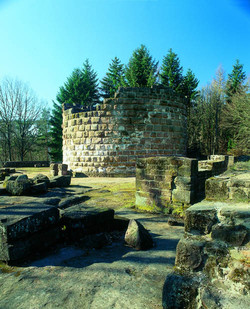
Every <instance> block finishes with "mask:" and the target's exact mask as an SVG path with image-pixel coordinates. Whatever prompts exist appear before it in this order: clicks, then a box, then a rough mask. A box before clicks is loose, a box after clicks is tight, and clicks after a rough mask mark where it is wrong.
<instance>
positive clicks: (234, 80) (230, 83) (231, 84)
mask: <svg viewBox="0 0 250 309" xmlns="http://www.w3.org/2000/svg"><path fill="white" fill-rule="evenodd" d="M245 80H246V73H245V72H244V71H243V65H242V64H240V63H239V60H238V59H237V60H236V63H235V65H234V66H233V70H232V72H231V73H230V74H228V80H227V83H226V98H227V102H228V103H230V102H231V100H232V97H233V96H234V95H235V94H236V93H241V92H242V91H244V90H246V86H245V84H244V82H245Z"/></svg>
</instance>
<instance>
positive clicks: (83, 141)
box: [63, 87, 186, 177]
mask: <svg viewBox="0 0 250 309" xmlns="http://www.w3.org/2000/svg"><path fill="white" fill-rule="evenodd" d="M184 101H185V100H184V99H183V98H181V97H179V96H178V95H177V94H175V95H173V94H171V95H170V93H169V89H167V88H165V89H161V92H159V91H158V89H156V88H155V87H153V88H140V89H139V88H121V89H120V90H119V92H118V93H117V96H116V97H115V98H110V99H109V100H108V103H106V102H107V101H105V102H103V104H100V105H99V106H98V107H96V108H95V109H93V110H91V111H88V110H83V109H81V108H80V109H79V108H78V109H77V110H76V109H75V108H74V107H73V106H71V107H69V106H67V105H65V106H64V107H65V108H64V112H63V162H64V163H66V164H68V166H69V169H72V170H73V171H74V172H83V173H85V174H87V175H93V176H109V175H110V176H117V177H119V176H121V175H123V176H134V175H135V162H136V159H137V158H139V157H152V156H166V155H185V153H186V105H185V102H184ZM159 110H160V112H159ZM170 115H171V116H170Z"/></svg>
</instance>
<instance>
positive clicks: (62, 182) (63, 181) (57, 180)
mask: <svg viewBox="0 0 250 309" xmlns="http://www.w3.org/2000/svg"><path fill="white" fill-rule="evenodd" d="M70 182H71V177H70V176H56V177H53V178H51V180H50V184H49V186H50V187H51V188H54V187H59V188H62V187H68V186H69V185H70Z"/></svg>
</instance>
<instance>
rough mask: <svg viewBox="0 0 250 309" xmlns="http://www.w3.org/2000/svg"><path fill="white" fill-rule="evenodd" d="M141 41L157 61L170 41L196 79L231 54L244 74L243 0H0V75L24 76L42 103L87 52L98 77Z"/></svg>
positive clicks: (249, 65) (248, 5) (247, 7)
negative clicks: (242, 67)
mask: <svg viewBox="0 0 250 309" xmlns="http://www.w3.org/2000/svg"><path fill="white" fill-rule="evenodd" d="M141 44H145V45H146V46H147V48H148V49H149V50H150V53H151V54H152V55H153V57H154V58H155V59H156V60H159V61H160V62H161V61H162V58H163V56H165V55H166V54H167V52H168V50H169V49H170V48H172V49H173V51H174V52H175V53H177V54H178V56H179V58H180V61H181V65H182V66H183V68H184V72H185V71H186V70H187V69H188V68H191V70H192V71H193V72H194V73H195V75H196V77H197V78H198V79H199V80H200V84H199V87H202V86H205V85H206V84H207V83H208V82H210V81H211V79H212V78H213V77H214V76H215V72H216V69H217V68H218V66H219V65H220V64H221V65H222V66H223V68H224V69H225V71H226V74H228V73H230V72H231V70H232V66H233V64H234V63H235V60H236V59H239V60H240V63H242V64H243V65H244V70H245V71H246V73H247V75H248V76H250V1H249V0H0V79H2V78H3V77H4V76H6V75H7V76H10V77H13V78H16V77H17V78H18V79H20V80H22V81H24V82H28V83H29V85H30V87H31V88H32V89H33V90H34V91H35V92H36V94H37V95H38V97H39V98H41V99H44V100H46V101H47V102H48V105H49V106H52V104H51V102H52V100H53V99H55V97H56V94H57V92H58V90H59V87H60V86H62V85H63V84H64V82H65V81H66V79H67V77H68V76H69V75H70V74H71V72H72V70H73V69H74V68H76V67H81V65H82V63H83V62H84V61H85V59H86V58H89V61H90V63H91V65H92V66H93V68H94V70H95V71H96V72H97V73H98V77H99V78H103V76H104V75H105V73H106V71H107V68H108V66H109V63H110V62H111V59H113V58H114V57H115V56H117V57H119V58H120V59H121V61H122V62H123V63H125V64H126V63H127V62H128V60H129V58H130V57H131V55H132V52H133V50H134V49H136V48H137V47H139V46H140V45H141Z"/></svg>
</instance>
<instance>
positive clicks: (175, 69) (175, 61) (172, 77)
mask: <svg viewBox="0 0 250 309" xmlns="http://www.w3.org/2000/svg"><path fill="white" fill-rule="evenodd" d="M182 72H183V68H182V66H181V65H180V59H179V57H178V56H177V54H175V53H174V52H173V50H172V48H170V50H169V51H168V54H167V55H166V56H165V57H164V58H163V61H162V67H161V73H160V82H161V84H162V85H163V86H165V87H170V88H171V89H173V90H175V91H176V92H182V83H183V75H182ZM189 75H190V74H189ZM190 76H191V75H190ZM190 76H189V77H190Z"/></svg>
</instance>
